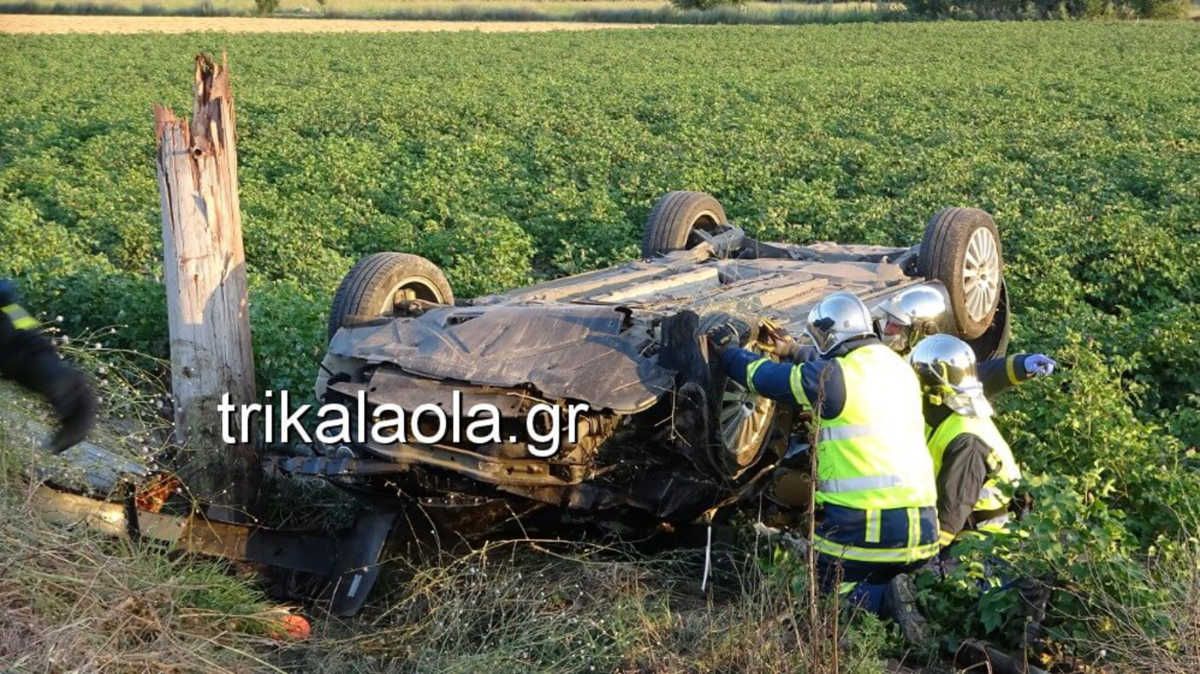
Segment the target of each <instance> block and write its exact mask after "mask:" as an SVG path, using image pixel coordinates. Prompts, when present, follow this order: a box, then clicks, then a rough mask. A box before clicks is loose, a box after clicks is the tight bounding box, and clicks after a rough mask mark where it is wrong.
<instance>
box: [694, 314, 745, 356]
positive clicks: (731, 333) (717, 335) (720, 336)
mask: <svg viewBox="0 0 1200 674" xmlns="http://www.w3.org/2000/svg"><path fill="white" fill-rule="evenodd" d="M746 332H747V331H746V330H745V329H744V328H743V327H742V326H741V325H740V324H739V323H738V321H733V320H730V321H726V322H724V323H720V324H718V325H716V326H713V327H712V328H709V330H708V332H707V333H705V335H704V336H705V337H707V338H708V343H709V346H711V347H712V350H713V351H714V352H715V353H717V354H720V353H722V352H723V351H725V350H726V349H730V348H736V347H739V346H741V345H742V344H743V343H744V342H745V341H746V339H747V335H746Z"/></svg>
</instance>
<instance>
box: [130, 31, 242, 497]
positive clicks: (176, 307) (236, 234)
mask: <svg viewBox="0 0 1200 674" xmlns="http://www.w3.org/2000/svg"><path fill="white" fill-rule="evenodd" d="M234 120H235V117H234V109H233V95H232V92H231V90H230V88H229V69H228V62H227V59H225V58H224V57H223V58H222V63H221V64H216V63H214V62H213V59H212V58H211V57H209V56H208V55H206V54H199V55H197V56H196V76H195V104H194V107H193V110H192V121H191V124H190V125H189V124H188V122H187V119H186V118H185V119H179V118H177V117H176V116H175V114H174V113H173V112H172V111H171V110H169V109H168V108H166V107H164V106H162V105H155V106H154V127H155V136H156V138H157V145H158V187H159V195H160V199H161V203H162V232H163V272H164V273H163V276H164V278H165V282H166V289H167V319H168V321H169V329H170V337H171V389H172V392H173V394H174V402H175V440H176V442H178V443H179V444H180V445H184V446H186V447H187V448H188V449H189V458H190V459H191V460H190V461H189V462H188V465H187V466H186V467H185V468H184V469H183V470H182V471H181V476H182V477H184V479H185V481H186V484H187V486H188V488H189V489H190V491H191V492H192V493H193V494H194V495H195V496H196V497H197V498H199V499H200V500H202V501H205V502H207V503H209V504H211V505H213V506H214V507H216V508H217V509H218V511H219V512H220V513H221V514H223V515H226V516H229V515H230V514H232V513H244V512H246V509H247V508H250V507H252V505H253V504H254V502H255V499H256V497H257V492H258V484H259V481H260V464H259V455H258V452H257V449H256V447H255V443H254V439H253V437H251V438H250V442H245V443H242V442H237V443H235V444H231V445H227V444H225V443H224V442H223V441H222V437H221V435H222V433H221V418H220V415H219V413H218V410H217V405H218V404H219V403H220V401H221V396H222V395H223V394H225V393H228V394H229V402H230V403H231V404H233V405H241V404H248V403H253V402H254V401H255V388H254V351H253V349H252V348H251V344H250V317H249V313H248V301H247V287H246V264H245V254H244V253H243V251H242V216H241V210H240V208H239V204H238V180H237V149H236V147H235V143H234V140H235V137H234ZM237 416H240V415H231V417H234V418H232V419H231V424H230V429H229V430H230V431H231V432H232V433H233V436H234V437H235V438H238V439H240V437H239V436H240V431H241V429H240V428H239V426H238V419H237V418H236V417H237ZM248 432H249V430H248Z"/></svg>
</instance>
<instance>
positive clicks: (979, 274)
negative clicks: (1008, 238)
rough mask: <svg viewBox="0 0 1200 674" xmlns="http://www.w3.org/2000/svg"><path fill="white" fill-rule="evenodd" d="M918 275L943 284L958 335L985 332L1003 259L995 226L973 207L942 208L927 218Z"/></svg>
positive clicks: (999, 284)
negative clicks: (927, 222) (948, 297)
mask: <svg viewBox="0 0 1200 674" xmlns="http://www.w3.org/2000/svg"><path fill="white" fill-rule="evenodd" d="M917 266H918V269H919V270H920V273H921V274H922V275H924V276H925V277H926V278H929V279H937V280H939V281H941V282H942V283H943V284H944V285H945V286H946V292H947V293H948V294H949V296H950V308H951V310H952V311H953V312H954V323H955V327H957V329H958V333H959V336H960V337H962V338H963V339H966V340H972V339H975V338H976V337H979V336H981V335H983V334H984V333H985V332H987V330H988V328H989V327H990V326H991V324H992V319H993V318H995V316H996V309H997V307H998V306H999V305H1000V299H1001V296H1002V294H1003V293H1002V289H1003V282H1004V260H1003V255H1002V253H1001V248H1000V234H999V231H998V230H997V229H996V222H995V221H994V220H993V219H992V216H991V215H989V214H988V213H987V212H986V211H982V210H979V209H978V208H957V207H954V208H944V209H942V210H940V211H938V212H937V213H935V214H934V215H933V217H932V218H930V219H929V224H928V225H926V227H925V235H924V236H923V237H922V238H921V251H920V255H919V257H918V261H917Z"/></svg>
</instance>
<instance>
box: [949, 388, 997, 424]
mask: <svg viewBox="0 0 1200 674" xmlns="http://www.w3.org/2000/svg"><path fill="white" fill-rule="evenodd" d="M950 388H952V389H953V390H954V392H953V393H951V394H950V395H947V396H945V397H944V398H943V399H942V403H943V404H945V405H946V407H949V408H950V409H952V410H954V411H955V412H957V413H959V414H961V415H963V416H968V417H990V416H992V414H993V412H994V411H995V410H993V409H992V404H991V403H990V402H988V399H987V398H986V397H984V395H983V386H981V385H980V384H979V382H973V383H971V384H968V385H966V386H951V387H950Z"/></svg>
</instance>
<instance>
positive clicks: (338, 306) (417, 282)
mask: <svg viewBox="0 0 1200 674" xmlns="http://www.w3.org/2000/svg"><path fill="white" fill-rule="evenodd" d="M414 300H422V301H425V302H432V303H434V304H454V293H453V292H452V291H451V290H450V282H449V281H447V280H446V275H445V274H443V273H442V270H441V269H438V267H437V265H435V264H434V263H432V262H430V261H429V260H426V259H425V258H423V257H421V256H420V255H409V254H408V253H390V252H389V253H375V254H374V255H368V256H367V257H365V258H363V259H362V260H359V262H358V264H356V265H354V268H352V269H351V270H350V271H349V273H347V274H346V277H345V278H343V279H342V283H341V285H339V286H338V289H337V294H335V295H334V296H333V306H332V307H331V308H330V311H329V324H328V333H329V334H328V339H333V335H334V334H335V333H336V332H337V331H338V328H340V327H342V326H343V325H346V324H347V323H349V322H351V321H353V320H355V319H358V320H362V319H371V318H379V317H382V316H393V315H395V312H396V307H397V306H398V305H402V304H403V303H405V302H411V301H414Z"/></svg>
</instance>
